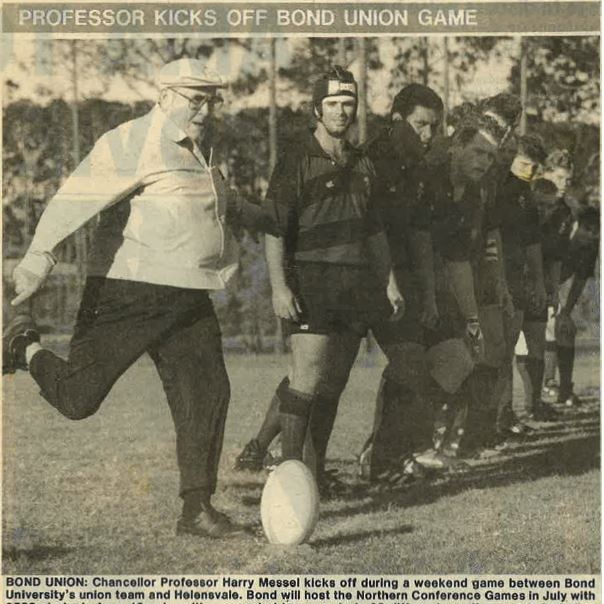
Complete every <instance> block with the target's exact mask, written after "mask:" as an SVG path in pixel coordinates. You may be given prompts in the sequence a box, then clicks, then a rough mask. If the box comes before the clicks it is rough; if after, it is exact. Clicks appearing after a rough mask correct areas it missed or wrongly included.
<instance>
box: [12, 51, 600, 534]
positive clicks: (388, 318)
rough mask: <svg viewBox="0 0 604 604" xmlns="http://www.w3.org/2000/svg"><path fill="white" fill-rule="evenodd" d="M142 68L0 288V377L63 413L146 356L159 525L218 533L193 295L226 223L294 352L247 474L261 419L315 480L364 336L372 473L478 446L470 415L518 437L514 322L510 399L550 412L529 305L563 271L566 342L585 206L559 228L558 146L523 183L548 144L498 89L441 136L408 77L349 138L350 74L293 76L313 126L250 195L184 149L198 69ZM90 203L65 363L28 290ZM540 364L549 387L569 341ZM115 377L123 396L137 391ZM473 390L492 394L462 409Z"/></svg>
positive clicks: (107, 387)
mask: <svg viewBox="0 0 604 604" xmlns="http://www.w3.org/2000/svg"><path fill="white" fill-rule="evenodd" d="M157 84H158V88H159V89H160V94H159V98H158V103H157V105H156V106H155V107H153V109H152V110H151V111H150V112H149V113H147V114H146V115H143V116H141V117H139V118H137V119H135V120H132V121H130V122H126V123H124V124H121V125H119V126H118V127H116V128H114V129H113V130H110V131H108V132H107V133H105V134H104V135H103V136H102V137H101V138H100V139H99V140H98V141H97V142H96V143H95V145H94V147H93V149H92V150H91V152H90V154H89V155H88V156H87V157H86V158H85V159H84V161H83V162H82V163H81V164H80V166H78V167H77V168H76V170H75V171H74V173H73V174H72V175H71V176H70V177H69V178H68V179H67V180H66V181H65V182H64V183H63V184H62V186H61V188H60V189H59V190H58V191H57V193H56V194H55V196H54V197H53V198H52V199H51V200H50V201H49V203H48V205H47V207H46V208H45V210H44V213H43V214H42V216H41V218H40V221H39V223H38V225H37V227H36V232H35V235H34V237H33V240H32V242H31V244H30V247H29V249H28V250H27V253H26V254H25V256H24V258H23V259H22V260H21V261H20V262H19V264H18V265H17V266H16V267H15V269H14V272H13V285H14V296H11V295H10V293H9V290H10V287H7V288H5V292H4V295H5V297H6V299H7V300H9V299H10V300H11V306H10V307H9V306H8V305H6V307H5V309H4V312H5V315H4V318H5V322H4V329H3V373H4V374H7V373H14V372H15V371H16V370H18V369H24V370H27V371H28V372H29V374H30V376H31V377H32V378H33V379H34V381H35V382H36V383H37V384H38V386H39V387H40V394H41V395H42V397H43V398H44V399H46V400H47V401H48V403H49V404H50V405H52V406H53V407H54V408H55V409H56V410H57V411H58V412H59V413H60V414H61V415H63V416H64V417H67V418H69V419H72V420H81V419H85V418H87V417H89V416H91V415H92V414H94V413H96V412H97V410H98V409H99V408H100V406H101V404H102V403H103V401H104V400H105V399H106V397H107V395H108V393H109V392H110V391H111V389H112V386H113V384H114V383H115V382H116V381H117V379H118V378H119V377H120V376H121V375H122V374H123V373H124V372H126V371H127V369H128V368H129V367H130V366H131V365H132V364H133V363H134V362H135V361H136V360H137V359H138V358H139V357H140V356H141V355H142V354H144V353H148V354H149V355H150V356H151V358H152V360H153V362H154V364H155V366H156V368H157V371H158V374H159V376H160V378H161V381H162V384H163V387H164V390H165V393H166V398H167V401H168V403H169V406H170V411H171V415H172V417H173V420H174V426H175V431H176V453H177V460H178V466H179V472H180V485H179V495H180V496H181V498H182V499H183V506H182V513H181V515H180V517H179V518H178V520H177V523H176V532H177V534H184V535H196V536H201V537H211V538H219V537H222V536H223V535H225V534H227V533H229V532H231V531H232V530H233V529H234V528H236V527H234V525H233V523H232V522H231V521H230V519H229V518H228V517H227V516H226V515H225V514H224V513H221V512H219V511H218V510H216V509H215V508H214V507H213V505H212V502H211V498H212V495H213V493H214V492H215V490H216V486H217V478H218V462H219V458H220V455H221V450H222V442H223V435H224V426H225V421H226V414H227V409H228V405H229V398H230V387H229V378H228V375H227V372H226V367H225V363H224V359H223V353H222V346H221V334H220V329H219V326H218V322H217V319H216V315H215V312H214V309H213V306H212V302H211V299H210V297H209V291H210V290H216V289H222V288H224V287H225V285H226V284H227V283H228V281H229V280H230V279H231V277H232V276H233V275H234V273H235V271H236V268H237V246H236V242H235V239H234V237H233V231H237V230H239V229H240V228H250V229H255V230H262V231H265V232H266V233H267V235H266V241H265V244H266V258H267V264H268V268H269V276H270V281H271V286H272V290H273V304H274V308H275V312H276V314H277V315H278V316H279V317H280V318H281V319H282V320H283V325H284V331H285V333H286V334H288V335H289V336H290V346H291V350H292V354H291V364H290V369H289V372H288V375H287V376H286V377H285V378H284V379H283V380H282V382H281V384H279V386H278V387H277V389H276V393H275V397H274V399H273V401H272V403H271V405H270V409H269V412H268V414H267V416H266V419H265V422H264V424H263V426H262V428H261V430H260V433H259V435H258V437H257V438H256V439H254V440H253V441H251V443H250V444H249V445H248V446H247V447H246V448H245V451H244V452H243V453H242V455H241V456H240V458H239V460H238V465H239V466H240V467H257V466H258V463H261V460H262V458H263V456H264V452H265V451H266V449H267V448H268V446H269V443H270V442H271V441H272V440H273V439H274V438H275V436H276V435H277V433H279V432H280V433H281V439H282V454H283V457H284V458H285V459H301V458H302V456H303V449H304V442H305V439H306V437H307V433H308V432H309V433H310V440H311V441H312V444H313V445H314V446H313V449H314V452H315V459H316V470H317V473H316V474H317V476H318V478H319V483H320V484H323V483H324V478H325V476H326V472H325V453H326V449H327V443H328V440H329V437H330V434H331V431H332V428H333V424H334V420H335V416H336V411H337V405H338V401H339V398H340V395H341V394H342V391H343V390H344V388H345V386H346V382H347V380H348V376H349V373H350V371H351V367H352V365H353V363H354V359H355V357H356V355H357V352H358V349H359V345H360V342H361V340H362V338H363V337H364V336H365V335H366V334H367V332H368V330H371V331H372V333H373V335H374V337H375V339H376V340H377V342H378V344H379V345H380V347H381V348H382V350H383V351H384V353H385V355H386V357H387V359H388V366H387V367H386V369H385V371H384V374H383V379H382V383H381V385H380V389H379V394H378V405H377V407H378V412H377V413H376V422H375V426H374V430H373V435H372V437H371V439H370V442H371V451H372V454H371V456H370V457H371V462H370V464H369V465H370V468H371V474H372V475H374V476H377V475H378V474H379V473H380V471H381V469H382V468H383V467H386V466H388V465H389V464H395V465H396V463H398V460H400V459H404V458H407V459H409V458H411V456H412V454H413V453H414V452H416V451H419V450H421V449H422V448H426V443H428V444H429V445H430V446H431V447H432V448H433V452H432V455H431V459H433V460H440V461H441V462H442V463H445V461H446V460H448V459H453V458H455V457H456V456H458V455H459V453H460V451H461V447H462V445H463V444H464V441H465V442H466V443H469V442H474V443H476V442H477V441H478V440H479V439H478V438H477V436H474V437H472V435H471V432H472V429H473V430H474V432H475V434H476V435H478V436H480V437H481V438H482V439H483V441H486V440H487V437H488V436H489V434H495V435H497V434H503V435H507V434H509V433H514V431H515V430H516V431H517V430H518V429H521V428H519V427H518V423H517V422H516V420H515V418H514V417H513V415H512V414H511V412H510V408H511V406H510V401H511V391H512V389H511V375H512V373H511V364H512V360H513V351H514V345H515V343H516V340H517V336H518V331H519V329H520V326H522V328H523V330H524V333H525V334H526V336H527V341H528V344H529V346H528V349H529V355H528V357H527V360H526V369H527V372H528V374H529V375H530V380H531V385H532V395H531V409H530V410H531V412H533V413H534V414H535V416H536V417H537V418H547V417H548V413H549V412H548V410H547V408H546V407H545V406H544V405H543V404H542V403H541V401H540V398H539V393H540V391H541V382H542V375H543V340H544V336H543V334H544V333H545V319H546V315H545V313H546V306H547V301H548V300H547V298H548V296H549V302H550V303H551V304H552V305H554V306H555V305H556V302H557V293H556V292H557V290H558V284H559V283H560V281H561V280H563V279H566V278H568V277H569V276H570V275H574V276H575V278H574V281H573V287H572V288H571V293H570V295H569V297H568V299H567V302H566V304H565V305H564V306H563V309H562V312H561V314H559V315H558V319H559V320H558V323H559V325H558V327H559V329H558V331H559V332H560V336H561V338H562V337H567V338H568V339H567V340H565V341H564V342H562V340H560V343H565V344H569V343H570V342H571V341H572V335H573V329H572V323H571V322H570V319H568V316H569V313H570V311H571V310H572V306H573V305H574V303H575V302H576V300H577V298H578V296H579V294H580V290H581V289H582V285H584V282H585V279H586V278H587V276H588V275H589V273H590V270H592V269H591V268H590V267H592V265H593V262H594V261H595V256H596V253H597V250H596V247H597V244H596V243H595V241H596V239H597V233H598V231H599V228H598V226H597V225H598V224H599V215H598V214H597V212H596V213H594V212H593V211H591V212H589V211H586V212H584V213H583V214H582V215H581V216H580V217H579V221H578V228H577V229H576V230H575V231H574V234H573V238H572V244H569V243H568V242H569V237H570V233H571V230H572V228H573V227H572V225H573V217H572V216H571V213H570V212H569V210H568V207H567V206H566V204H565V203H564V201H563V199H562V197H561V195H560V193H561V192H562V191H563V189H564V186H563V185H561V184H558V185H556V184H553V183H556V182H562V181H564V182H566V180H568V178H570V165H569V163H568V161H567V155H565V154H560V153H557V154H556V153H554V154H553V155H552V156H551V158H550V161H549V163H548V162H547V161H546V162H545V171H546V173H547V174H549V177H550V180H547V179H543V178H540V179H537V180H535V175H536V173H537V170H538V166H539V165H540V164H541V163H542V162H543V161H544V152H543V149H542V147H541V145H540V143H539V142H538V140H537V139H535V138H532V137H519V138H516V137H515V136H513V130H514V127H515V123H516V121H517V119H518V116H519V114H520V109H521V108H520V105H519V103H518V101H517V99H515V98H514V97H509V96H507V95H499V96H497V97H494V98H492V99H487V100H486V101H484V102H483V103H481V104H480V105H479V106H478V107H471V108H466V109H468V110H467V111H465V110H464V111H462V112H460V113H461V115H460V116H459V120H458V123H456V128H455V132H454V134H453V135H452V137H450V138H448V139H446V140H443V139H439V140H437V139H436V137H435V136H434V135H435V133H436V132H438V129H439V122H440V120H441V115H442V102H441V100H440V99H439V97H438V96H437V95H436V94H435V93H434V92H433V91H432V90H430V89H429V88H426V87H423V86H417V85H411V86H408V87H406V88H405V89H403V90H402V91H401V92H400V94H398V95H397V96H396V98H395V100H394V103H393V107H392V113H391V117H392V121H391V124H390V126H389V127H388V128H387V130H386V131H384V132H383V133H380V134H379V136H377V137H376V138H375V140H373V142H372V143H371V144H370V145H369V147H368V150H367V151H366V150H363V149H357V148H355V147H353V146H352V145H350V144H349V143H348V142H347V139H346V135H347V133H348V132H349V129H350V127H351V125H352V124H353V122H354V120H355V116H356V109H357V101H358V97H357V86H356V82H355V81H354V78H353V76H352V74H351V73H350V72H348V71H346V70H344V69H342V68H339V67H337V68H334V69H333V70H332V71H330V72H328V73H326V74H324V76H323V77H321V78H319V80H318V81H317V82H316V84H315V85H314V88H313V111H314V115H315V117H316V120H317V127H316V129H315V130H314V132H313V133H312V134H309V135H308V136H307V137H306V138H304V140H300V141H299V143H298V144H296V145H290V146H288V147H287V148H285V150H284V152H283V154H282V156H281V157H280V159H279V161H278V163H277V166H276V168H275V170H274V173H273V174H272V177H271V181H270V186H269V190H268V192H267V195H266V199H265V200H264V203H263V206H262V208H258V206H256V205H254V204H250V203H247V202H245V201H244V200H242V199H241V198H240V197H239V196H238V195H237V194H236V192H234V191H230V190H229V188H228V186H227V184H226V182H225V180H224V179H223V177H222V175H221V174H220V172H219V170H218V169H217V167H216V166H215V165H213V163H212V157H213V154H212V153H211V151H209V150H208V149H207V147H208V145H206V144H204V137H205V135H206V134H207V132H208V128H207V125H208V122H209V120H210V119H211V118H212V111H213V108H214V107H215V106H216V105H218V104H219V103H220V101H221V97H220V96H219V94H218V91H219V89H220V88H223V87H224V86H225V82H224V80H223V79H222V78H221V77H220V76H219V75H218V74H215V73H212V72H210V71H208V70H207V69H206V67H205V65H204V64H203V62H201V61H198V60H195V59H179V60H177V61H173V62H172V63H168V64H166V65H165V66H164V67H163V68H162V69H161V70H160V71H159V73H158V80H157ZM126 140H127V141H128V145H124V141H126ZM204 150H205V152H204ZM556 158H558V159H556ZM565 162H566V163H565ZM531 181H534V182H532V183H531ZM95 216H98V217H99V220H98V224H97V228H96V230H95V237H94V239H93V243H92V250H91V254H90V257H89V260H88V267H87V278H86V283H85V286H84V292H83V295H82V300H81V303H80V308H79V312H78V316H77V320H76V325H75V330H74V335H73V338H72V340H71V342H70V348H69V355H68V357H67V358H66V359H64V358H62V357H60V356H58V355H57V354H55V353H54V352H53V351H52V350H49V349H47V348H45V347H44V346H43V342H41V341H40V333H39V330H38V328H37V326H36V323H35V321H34V318H33V317H32V316H31V312H30V306H29V305H28V304H24V302H26V301H27V300H28V299H29V298H30V297H31V296H34V295H36V293H37V292H38V290H39V289H40V288H41V287H42V286H43V284H44V282H45V280H46V278H47V277H48V275H49V274H50V273H51V271H52V269H53V267H54V266H55V264H56V262H57V259H56V258H55V256H54V254H53V251H54V250H55V249H56V248H57V246H58V245H59V244H60V242H61V241H62V240H63V239H64V238H65V237H67V236H68V235H70V234H72V233H73V232H75V231H76V230H77V229H78V228H79V227H81V226H82V225H84V224H85V223H86V222H87V221H89V220H90V219H91V218H93V217H95ZM585 242H588V243H589V245H584V244H585ZM569 245H570V246H571V248H572V249H570V250H569V253H568V254H566V253H565V252H563V251H562V250H563V249H564V248H565V247H568V246H569ZM586 249H587V250H588V252H586V251H585V250H586ZM594 250H596V251H594ZM590 254H591V255H590ZM562 265H564V268H563V269H562V268H561V266H562ZM559 357H560V370H561V374H562V375H563V377H562V380H561V390H562V392H561V395H562V396H563V397H564V396H568V395H570V383H571V378H570V374H569V373H568V371H569V369H570V371H571V373H572V349H571V347H569V346H567V347H566V349H565V350H564V351H563V349H562V348H560V350H559ZM10 383H11V384H13V385H14V387H15V388H19V387H20V384H21V382H10ZM489 383H490V384H492V385H489V386H488V387H487V386H485V384H489ZM130 392H131V396H142V395H141V393H140V388H138V387H136V388H132V389H131V391H130ZM484 392H493V393H500V395H499V396H497V397H495V396H493V400H492V401H490V402H489V404H485V402H484V401H483V402H482V406H480V404H479V403H478V401H479V399H480V398H481V397H480V396H477V393H484ZM480 409H483V410H485V411H488V412H485V413H482V414H481V413H478V410H480ZM473 416H474V417H473ZM309 424H310V430H309V431H307V427H308V425H309ZM426 426H427V429H426ZM133 428H134V429H136V428H138V424H137V423H135V424H134V425H133ZM403 428H404V429H405V430H406V432H405V433H403V431H402V429H403ZM422 428H424V429H422ZM366 457H369V456H367V455H366ZM414 463H415V462H414Z"/></svg>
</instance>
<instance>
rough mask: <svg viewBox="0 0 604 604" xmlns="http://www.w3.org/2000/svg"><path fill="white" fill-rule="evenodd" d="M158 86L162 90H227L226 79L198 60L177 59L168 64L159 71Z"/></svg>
mask: <svg viewBox="0 0 604 604" xmlns="http://www.w3.org/2000/svg"><path fill="white" fill-rule="evenodd" d="M157 84H158V85H159V87H160V88H173V87H174V86H185V87H187V88H226V81H225V80H224V78H223V77H222V76H221V75H219V74H218V73H216V72H215V71H212V70H210V69H207V68H206V66H205V64H204V63H203V61H199V60H198V59H177V60H176V61H171V62H170V63H166V64H165V65H164V66H163V67H162V68H161V69H160V70H159V74H158V78H157Z"/></svg>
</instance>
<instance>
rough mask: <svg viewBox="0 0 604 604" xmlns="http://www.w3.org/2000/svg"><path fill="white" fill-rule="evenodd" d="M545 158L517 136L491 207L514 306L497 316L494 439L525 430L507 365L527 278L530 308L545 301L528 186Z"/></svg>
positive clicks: (536, 144) (532, 142)
mask: <svg viewBox="0 0 604 604" xmlns="http://www.w3.org/2000/svg"><path fill="white" fill-rule="evenodd" d="M545 157H546V153H545V150H544V148H543V144H542V143H541V141H540V139H539V138H537V137H535V136H521V137H519V138H518V142H517V145H516V154H515V156H514V159H513V161H512V164H511V166H510V170H509V172H508V175H507V177H506V178H505V180H504V181H503V182H502V183H501V184H500V185H499V187H498V190H497V198H496V206H497V211H498V212H499V215H500V219H501V223H500V229H501V235H502V245H503V257H504V263H505V272H506V281H507V285H508V290H509V291H510V294H511V296H512V302H513V305H514V312H513V314H512V315H511V316H508V315H505V314H504V316H503V326H504V337H505V344H506V348H505V350H506V354H505V360H504V364H503V366H502V367H501V368H500V370H499V377H498V380H497V385H496V388H495V391H494V392H495V396H494V401H495V405H493V407H494V411H495V413H496V417H495V418H493V419H494V428H495V432H496V436H497V440H499V441H501V440H505V439H507V438H509V437H510V436H512V437H517V436H519V435H521V434H523V433H524V432H526V431H527V427H526V426H525V424H523V423H521V422H520V421H519V420H518V418H517V417H516V415H515V413H514V411H513V407H512V395H513V363H514V350H515V347H516V343H517V341H518V337H519V335H520V330H521V328H522V323H523V317H524V309H525V295H526V287H527V286H526V281H527V279H529V280H530V281H531V284H532V287H531V291H532V292H533V300H532V304H533V305H534V306H535V307H536V308H537V309H543V308H544V307H545V303H546V292H545V283H544V279H543V263H542V252H541V241H540V230H539V213H538V210H537V206H536V204H535V202H534V200H533V197H532V190H531V185H530V183H531V181H532V179H533V177H534V176H535V174H536V173H537V171H538V170H539V167H540V165H541V164H542V163H543V161H544V160H545Z"/></svg>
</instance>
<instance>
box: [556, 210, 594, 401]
mask: <svg viewBox="0 0 604 604" xmlns="http://www.w3.org/2000/svg"><path fill="white" fill-rule="evenodd" d="M599 248H600V211H599V210H598V209H597V208H594V207H587V208H584V209H582V210H581V211H580V213H579V217H578V220H577V223H576V225H575V226H574V228H573V231H572V233H571V236H570V242H569V248H568V253H567V254H566V256H565V258H564V260H563V261H562V268H561V271H560V283H561V284H562V283H566V282H569V281H570V287H569V289H568V293H567V295H566V297H565V300H564V301H561V304H560V310H559V311H558V314H557V315H556V321H555V336H556V352H557V358H558V371H559V373H560V387H559V392H558V403H559V404H564V405H566V406H568V407H572V406H573V405H576V404H578V403H579V402H580V401H579V398H578V397H577V395H576V394H575V393H574V391H573V386H574V384H573V367H574V361H575V336H576V333H577V329H576V326H575V323H574V321H573V319H572V316H571V315H572V312H573V309H574V308H575V305H576V304H577V301H578V300H579V298H580V296H581V294H582V292H583V290H584V289H585V285H586V283H587V281H588V279H590V278H592V277H594V273H595V266H596V262H597V260H598V252H599ZM561 297H562V296H561Z"/></svg>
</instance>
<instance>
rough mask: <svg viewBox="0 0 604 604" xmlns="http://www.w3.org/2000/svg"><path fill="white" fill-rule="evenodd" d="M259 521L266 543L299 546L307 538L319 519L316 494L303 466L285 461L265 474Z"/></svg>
mask: <svg viewBox="0 0 604 604" xmlns="http://www.w3.org/2000/svg"><path fill="white" fill-rule="evenodd" d="M260 517H261V519H262V528H263V529H264V534H265V535H266V538H267V539H268V541H269V543H272V544H274V545H300V544H301V543H304V541H306V539H308V538H309V537H310V535H311V534H312V532H313V530H314V528H315V525H316V524H317V520H318V519H319V490H318V489H317V483H316V481H315V479H314V476H313V475H312V472H311V471H310V470H309V469H308V467H306V465H304V464H303V463H302V462H301V461H298V460H295V459H289V460H287V461H284V462H283V463H281V464H279V465H278V466H277V467H276V468H275V469H274V470H273V471H272V472H271V473H270V474H269V476H268V479H267V481H266V484H265V485H264V490H263V491H262V499H261V501H260Z"/></svg>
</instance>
